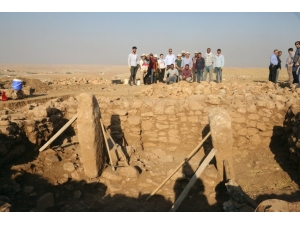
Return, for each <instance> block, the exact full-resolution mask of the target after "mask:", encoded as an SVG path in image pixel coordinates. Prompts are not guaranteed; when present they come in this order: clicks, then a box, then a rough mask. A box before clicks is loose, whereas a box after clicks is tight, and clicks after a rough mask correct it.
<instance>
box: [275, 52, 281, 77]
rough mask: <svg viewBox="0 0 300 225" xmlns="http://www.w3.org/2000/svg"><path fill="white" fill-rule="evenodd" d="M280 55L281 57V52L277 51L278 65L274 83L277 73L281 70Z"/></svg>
mask: <svg viewBox="0 0 300 225" xmlns="http://www.w3.org/2000/svg"><path fill="white" fill-rule="evenodd" d="M281 55H282V51H278V55H277V60H278V64H277V70H276V77H275V83H277V82H278V77H279V71H280V70H281V59H280V56H281Z"/></svg>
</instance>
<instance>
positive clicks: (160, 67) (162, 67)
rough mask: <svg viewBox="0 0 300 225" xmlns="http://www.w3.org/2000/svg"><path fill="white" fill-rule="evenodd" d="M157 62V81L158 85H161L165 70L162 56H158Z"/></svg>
mask: <svg viewBox="0 0 300 225" xmlns="http://www.w3.org/2000/svg"><path fill="white" fill-rule="evenodd" d="M157 62H158V67H159V74H158V80H159V82H160V83H163V81H164V75H165V68H166V65H165V60H164V54H160V56H159V59H158V60H157Z"/></svg>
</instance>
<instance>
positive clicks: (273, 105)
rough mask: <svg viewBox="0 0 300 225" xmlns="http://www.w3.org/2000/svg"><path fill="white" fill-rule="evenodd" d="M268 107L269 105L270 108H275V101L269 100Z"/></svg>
mask: <svg viewBox="0 0 300 225" xmlns="http://www.w3.org/2000/svg"><path fill="white" fill-rule="evenodd" d="M266 107H267V108H268V109H275V103H274V102H271V101H267V103H266Z"/></svg>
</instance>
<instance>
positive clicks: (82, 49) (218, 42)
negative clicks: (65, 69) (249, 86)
mask: <svg viewBox="0 0 300 225" xmlns="http://www.w3.org/2000/svg"><path fill="white" fill-rule="evenodd" d="M299 24H300V13H292V12H286V13H275V12H274V13H272V12H269V13H258V12H257V13H238V12H234V13H229V12H228V13H227V12H216V13H209V12H201V13H192V12H186V13H176V12H173V13H150V12H149V13H137V12H133V13H129V12H123V13H122V12H119V13H108V12H107V13H105V12H99V13H92V12H85V13H71V12H67V13H59V12H57V13H47V12H44V13H30V12H24V13H21V12H15V13H10V12H1V13H0V31H1V32H0V63H1V64H4V63H22V64H23V63H24V64H27V63H29V64H114V65H126V64H127V56H128V54H129V53H130V52H131V47H132V46H133V45H135V46H137V53H138V54H139V55H141V54H142V53H150V52H151V53H153V54H160V53H164V54H167V53H168V52H167V51H168V48H173V52H174V53H175V54H176V55H177V54H178V53H181V51H182V50H185V51H189V52H191V53H194V52H195V51H201V52H202V53H205V52H206V48H208V47H210V48H211V49H212V52H213V53H216V50H217V49H218V48H221V49H222V53H223V55H224V56H225V67H226V66H227V67H268V65H269V58H270V56H271V54H272V52H273V50H274V49H275V48H277V49H279V50H282V51H283V55H282V61H283V66H284V62H285V60H286V58H287V49H288V48H290V47H292V48H294V49H295V45H294V43H295V41H298V40H299V39H300V30H299Z"/></svg>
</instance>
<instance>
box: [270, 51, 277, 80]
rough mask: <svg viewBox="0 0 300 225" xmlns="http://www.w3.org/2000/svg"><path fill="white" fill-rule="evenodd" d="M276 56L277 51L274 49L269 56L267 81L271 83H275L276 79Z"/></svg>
mask: <svg viewBox="0 0 300 225" xmlns="http://www.w3.org/2000/svg"><path fill="white" fill-rule="evenodd" d="M277 55H278V50H277V49H275V50H274V53H273V54H272V55H271V58H270V66H269V71H270V73H269V81H272V82H274V83H275V79H276V73H277V64H278V59H277Z"/></svg>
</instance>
